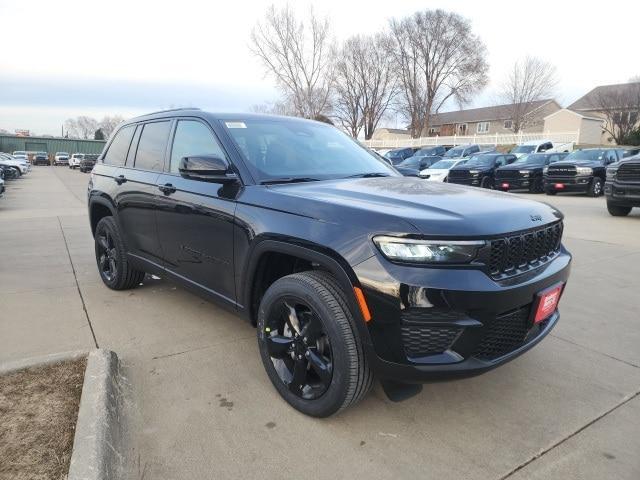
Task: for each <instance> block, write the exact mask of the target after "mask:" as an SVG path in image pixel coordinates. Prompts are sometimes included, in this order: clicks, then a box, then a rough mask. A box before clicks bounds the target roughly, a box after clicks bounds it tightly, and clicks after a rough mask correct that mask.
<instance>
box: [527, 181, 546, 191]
mask: <svg viewBox="0 0 640 480" xmlns="http://www.w3.org/2000/svg"><path fill="white" fill-rule="evenodd" d="M543 191H544V187H543V186H542V179H540V178H534V179H533V183H532V184H531V186H530V187H529V193H542V192H543Z"/></svg>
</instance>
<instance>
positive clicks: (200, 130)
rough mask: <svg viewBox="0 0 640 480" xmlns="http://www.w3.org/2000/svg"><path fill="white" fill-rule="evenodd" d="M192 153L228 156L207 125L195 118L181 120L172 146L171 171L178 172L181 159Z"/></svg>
mask: <svg viewBox="0 0 640 480" xmlns="http://www.w3.org/2000/svg"><path fill="white" fill-rule="evenodd" d="M190 155H217V156H219V157H221V158H226V155H225V154H224V152H223V151H222V147H220V144H219V143H218V141H217V140H216V139H215V137H214V136H213V134H212V133H211V130H209V128H208V127H207V126H206V125H204V124H203V123H201V122H197V121H195V120H179V121H178V125H177V126H176V134H175V136H174V138H173V147H172V148H171V169H170V171H171V172H172V173H178V167H179V166H180V160H181V159H182V157H188V156H190Z"/></svg>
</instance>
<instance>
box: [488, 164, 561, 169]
mask: <svg viewBox="0 0 640 480" xmlns="http://www.w3.org/2000/svg"><path fill="white" fill-rule="evenodd" d="M554 165H555V163H554ZM543 167H544V165H513V164H511V165H505V166H504V167H500V168H498V170H542V168H543Z"/></svg>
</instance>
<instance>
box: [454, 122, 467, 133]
mask: <svg viewBox="0 0 640 480" xmlns="http://www.w3.org/2000/svg"><path fill="white" fill-rule="evenodd" d="M456 131H457V132H458V135H466V133H467V124H466V123H459V124H458V125H456Z"/></svg>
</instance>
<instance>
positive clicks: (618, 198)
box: [604, 182, 640, 207]
mask: <svg viewBox="0 0 640 480" xmlns="http://www.w3.org/2000/svg"><path fill="white" fill-rule="evenodd" d="M604 194H605V195H606V197H607V203H610V204H613V205H620V206H625V207H640V184H632V183H620V182H605V184H604Z"/></svg>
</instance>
